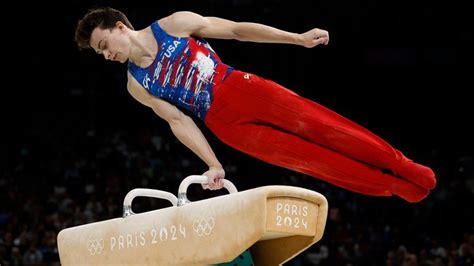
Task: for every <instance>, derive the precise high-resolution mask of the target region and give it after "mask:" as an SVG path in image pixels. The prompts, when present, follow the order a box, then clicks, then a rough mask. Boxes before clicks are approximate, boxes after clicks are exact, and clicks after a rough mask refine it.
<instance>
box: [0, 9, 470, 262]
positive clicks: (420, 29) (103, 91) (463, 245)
mask: <svg viewBox="0 0 474 266" xmlns="http://www.w3.org/2000/svg"><path fill="white" fill-rule="evenodd" d="M19 4H21V3H19ZM49 5H50V4H48V3H36V4H26V3H25V4H24V6H23V7H18V9H12V10H11V11H10V10H9V9H6V10H4V13H9V12H12V13H13V14H12V18H11V19H8V22H4V23H3V25H2V29H3V30H4V31H3V36H4V41H3V42H4V43H6V45H7V46H8V47H6V48H4V50H3V53H2V55H3V59H4V60H3V65H4V68H3V69H4V70H3V73H4V75H3V77H4V79H3V86H2V94H1V95H2V96H1V99H2V101H1V102H2V104H1V108H2V112H1V117H2V119H1V124H2V126H1V128H2V129H1V132H2V137H1V138H0V143H1V145H0V265H2V266H3V265H59V255H58V250H57V243H56V237H57V234H58V232H59V231H61V230H62V229H64V228H68V227H72V226H76V225H80V224H86V223H92V222H96V221H103V220H107V219H112V218H117V217H120V216H121V212H122V200H123V197H124V195H125V194H126V193H127V192H128V191H129V190H131V189H133V188H136V187H147V188H152V189H160V190H165V191H169V192H172V193H174V194H175V193H176V192H177V189H178V185H179V183H180V180H181V179H182V178H184V177H186V176H188V175H193V174H202V173H204V172H205V171H206V170H207V169H206V165H205V164H204V163H203V162H202V161H200V160H199V158H198V157H197V156H196V155H194V154H193V153H192V152H191V151H189V150H188V149H187V148H186V147H185V146H184V145H182V144H181V143H179V142H178V141H177V140H176V138H175V137H174V136H173V134H172V133H171V131H170V129H169V126H168V125H167V123H166V122H165V121H163V120H161V119H160V118H159V117H158V116H156V115H155V114H154V113H153V112H152V111H151V110H150V109H149V108H147V107H145V106H143V105H141V104H139V103H138V102H136V101H135V100H134V99H133V98H132V97H131V96H130V95H129V94H128V92H127V89H126V65H121V64H118V63H115V62H109V61H105V60H104V58H103V57H102V56H98V55H96V54H94V53H93V51H79V50H78V49H77V46H76V44H75V42H74V30H75V26H76V23H77V21H78V20H79V19H80V18H81V17H82V16H83V15H84V14H85V13H86V12H87V10H88V9H90V8H92V7H98V6H111V7H114V8H117V9H119V10H121V11H123V12H124V13H125V14H127V15H128V17H129V19H130V20H131V22H132V23H133V24H134V26H135V28H136V29H142V28H144V27H146V26H148V25H149V24H150V23H151V22H153V21H154V20H157V19H159V18H162V17H164V16H167V15H169V14H171V13H173V12H175V11H181V10H189V11H193V12H196V13H199V14H201V15H204V16H218V17H222V18H227V19H231V20H235V21H249V22H258V23H263V24H266V25H270V26H274V27H277V28H280V29H283V30H286V31H291V32H296V33H302V32H305V31H307V30H309V29H311V28H313V27H319V28H322V29H326V30H328V31H329V34H330V42H329V45H328V46H318V47H315V48H313V49H307V48H304V47H300V46H294V45H283V44H261V43H249V42H239V41H234V40H212V39H209V40H208V41H209V42H210V44H211V45H212V47H213V49H214V50H215V51H216V52H217V54H218V55H219V56H220V58H221V59H222V60H223V61H224V62H225V63H227V64H229V65H231V66H233V67H234V68H236V69H240V70H244V71H248V72H252V73H256V74H258V75H261V76H263V77H265V78H268V79H271V80H274V81H276V82H278V83H280V84H282V85H284V86H285V87H287V88H289V89H292V90H293V91H295V92H296V93H298V94H300V95H302V96H305V97H307V98H309V99H312V100H314V101H316V102H318V103H320V104H322V105H324V106H326V107H328V108H330V109H332V110H334V111H336V112H338V113H339V114H341V115H344V116H346V117H347V118H349V119H351V120H353V121H355V122H357V123H359V124H361V125H362V126H364V127H366V128H368V129H370V130H371V131H373V132H374V133H376V134H377V135H379V136H381V137H382V138H384V139H385V140H387V141H388V142H389V143H391V144H392V145H393V146H394V147H396V148H398V149H400V150H401V151H403V152H404V153H405V154H406V155H407V156H408V157H409V158H412V159H413V160H415V161H417V162H420V163H422V164H425V165H428V166H430V167H432V169H433V170H434V171H435V173H436V174H437V181H438V184H437V187H436V188H435V189H434V190H433V191H432V192H431V193H430V195H429V196H428V197H427V198H426V199H425V200H423V201H422V202H420V203H416V204H412V203H407V202H405V201H404V200H402V199H400V198H398V197H369V196H364V195H361V194H357V193H353V192H350V191H348V190H343V189H341V188H339V187H336V186H334V185H331V184H329V183H326V182H324V181H321V180H319V179H315V178H312V177H309V176H305V175H302V174H299V173H296V172H292V171H289V170H286V169H283V168H280V167H277V166H273V165H270V164H267V163H264V162H261V161H258V160H256V159H254V158H252V157H249V156H247V155H245V154H243V153H240V152H238V151H236V150H233V149H231V148H230V147H228V146H226V145H224V144H223V143H222V142H220V141H219V140H218V139H217V138H216V137H214V136H213V135H212V133H211V132H209V131H208V130H206V128H205V127H204V125H203V123H202V122H200V121H198V120H195V121H196V123H197V124H198V126H199V127H200V128H201V129H202V130H203V133H204V134H205V136H206V137H207V139H208V141H209V143H210V144H211V146H212V147H213V149H214V151H215V153H216V155H217V157H218V158H219V160H220V161H221V163H222V164H223V165H224V167H225V169H226V178H227V179H229V180H231V181H232V182H233V183H234V184H235V185H236V186H237V188H239V190H246V189H250V188H255V187H259V186H265V185H289V186H298V187H303V188H309V189H312V190H315V191H317V192H319V193H321V194H323V195H324V196H325V197H326V198H327V200H328V202H329V208H330V209H329V215H328V220H327V225H326V230H325V232H324V235H323V238H322V239H321V241H319V242H318V243H316V244H315V245H313V246H312V247H311V248H309V249H307V250H306V251H305V252H303V253H302V254H300V255H299V256H297V257H296V258H294V259H293V260H292V261H291V262H289V263H287V265H293V266H297V265H298V266H299V265H331V266H334V265H336V266H337V265H344V266H349V265H353V266H355V265H361V266H372V265H373V266H376V265H377V266H378V265H387V266H388V265H393V266H396V265H406V266H411V265H420V266H422V265H423V266H427V265H436V266H442V265H445V266H448V265H449V266H465V265H466V266H467V265H473V263H474V213H473V202H474V148H473V136H474V130H473V121H474V119H473V114H474V112H473V111H474V110H473V109H474V108H473V105H474V101H473V97H472V96H471V94H472V93H471V91H472V89H473V88H474V86H473V82H472V76H473V73H474V72H473V67H472V63H473V59H474V56H473V54H474V53H473V47H474V45H473V44H474V42H473V38H474V37H473V30H472V14H471V13H472V9H471V8H468V1H464V2H460V1H451V2H450V1H442V2H441V1H440V2H438V1H404V0H402V1H389V0H355V1H337V0H336V1H329V0H327V1H322V0H318V1H280V0H262V1H256V0H203V1H183V0H176V1H142V0H138V1H96V2H92V1H89V2H87V1H79V0H73V1H65V2H61V3H57V4H55V6H52V4H51V6H49ZM469 21H471V23H470V22H469ZM5 73H6V74H5ZM220 194H225V192H220V191H219V192H209V191H202V190H201V189H199V187H198V186H196V187H195V189H193V190H192V191H191V192H190V198H191V199H192V200H200V199H206V198H209V197H213V196H216V195H220ZM134 204H135V205H134V210H135V211H137V212H143V211H148V210H154V209H157V208H161V207H163V206H164V205H166V202H164V203H163V202H161V201H159V200H145V199H142V200H140V199H137V200H136V202H135V203H134Z"/></svg>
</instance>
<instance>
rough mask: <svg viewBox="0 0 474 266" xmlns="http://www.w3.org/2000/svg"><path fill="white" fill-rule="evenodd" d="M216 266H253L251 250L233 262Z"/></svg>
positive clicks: (216, 265)
mask: <svg viewBox="0 0 474 266" xmlns="http://www.w3.org/2000/svg"><path fill="white" fill-rule="evenodd" d="M214 265H215V266H253V265H254V264H253V259H252V254H250V251H249V250H246V251H244V253H242V254H240V255H239V256H238V257H237V258H235V259H234V260H233V261H231V262H227V263H221V264H214Z"/></svg>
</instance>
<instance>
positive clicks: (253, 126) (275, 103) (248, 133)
mask: <svg viewBox="0 0 474 266" xmlns="http://www.w3.org/2000/svg"><path fill="white" fill-rule="evenodd" d="M205 124H206V126H207V127H208V128H209V129H210V130H211V131H212V132H213V133H214V134H215V135H216V136H217V137H218V138H219V139H220V140H221V141H223V142H224V143H226V144H227V145H229V146H231V147H233V148H235V149H237V150H240V151H242V152H244V153H246V154H249V155H251V156H253V157H256V158H258V159H261V160H263V161H265V162H268V163H271V164H274V165H278V166H281V167H285V168H288V169H291V170H294V171H297V172H300V173H304V174H307V175H310V176H313V177H316V178H320V179H323V180H325V181H327V182H329V183H332V184H334V185H337V186H340V187H343V188H346V189H349V190H351V191H355V192H359V193H362V194H366V195H371V196H391V195H393V194H395V195H398V196H399V197H401V198H403V199H405V200H406V201H409V202H418V201H421V200H422V199H424V198H425V197H426V196H427V195H428V193H429V191H430V189H432V188H434V187H435V185H436V179H435V175H434V173H433V171H432V170H431V169H430V168H428V167H425V166H422V165H420V164H417V163H414V162H413V161H411V160H409V159H407V158H406V157H405V156H404V155H403V154H402V153H401V152H400V151H398V150H396V149H394V148H393V147H391V146H390V145H389V144H388V143H387V142H385V141H384V140H382V139H381V138H379V137H378V136H376V135H374V134H373V133H371V132H370V131H368V130H367V129H365V128H363V127H361V126H359V125H357V124H355V123H354V122H352V121H350V120H348V119H346V118H344V117H342V116H340V115H339V114H337V113H335V112H333V111H331V110H329V109H327V108H325V107H324V106H321V105H319V104H318V103H315V102H313V101H310V100H308V99H306V98H303V97H301V96H299V95H297V94H296V93H294V92H292V91H290V90H288V89H286V88H284V87H282V86H280V85H278V84H276V83H275V82H273V81H270V80H266V79H263V78H261V77H258V76H256V75H253V74H248V73H244V72H240V71H234V72H232V73H231V74H230V75H229V76H228V77H227V78H226V79H225V81H224V82H223V83H222V84H219V85H217V86H215V87H214V99H213V103H212V105H211V108H210V109H209V112H208V113H207V116H206V118H205ZM383 170H384V171H383ZM385 170H389V171H385ZM388 172H392V173H394V174H393V175H392V174H389V173H388Z"/></svg>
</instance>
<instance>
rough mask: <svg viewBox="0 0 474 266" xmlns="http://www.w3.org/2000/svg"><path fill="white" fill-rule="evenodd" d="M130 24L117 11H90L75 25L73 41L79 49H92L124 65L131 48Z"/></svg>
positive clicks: (106, 9) (131, 28) (131, 29)
mask: <svg viewBox="0 0 474 266" xmlns="http://www.w3.org/2000/svg"><path fill="white" fill-rule="evenodd" d="M133 30H134V28H133V26H132V24H131V23H130V21H129V20H128V18H127V17H126V16H125V14H124V13H122V12H121V11H119V10H116V9H113V8H110V7H105V8H97V9H91V10H89V12H87V14H86V15H84V17H83V18H82V19H81V20H79V22H78V23H77V28H76V34H75V41H76V43H77V46H78V47H79V49H94V50H95V51H96V52H97V53H98V54H102V55H103V56H104V58H105V59H107V60H112V61H119V62H121V63H124V62H126V61H127V60H128V58H129V54H130V48H131V40H130V34H131V32H132V31H133Z"/></svg>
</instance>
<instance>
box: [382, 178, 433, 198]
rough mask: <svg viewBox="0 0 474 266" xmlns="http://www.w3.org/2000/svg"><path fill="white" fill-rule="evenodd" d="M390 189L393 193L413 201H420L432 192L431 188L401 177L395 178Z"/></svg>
mask: <svg viewBox="0 0 474 266" xmlns="http://www.w3.org/2000/svg"><path fill="white" fill-rule="evenodd" d="M390 190H391V192H392V193H393V194H395V195H397V196H399V197H400V198H402V199H404V200H406V201H408V202H411V203H416V202H420V201H421V200H423V199H424V198H426V197H427V196H428V194H429V193H430V190H429V189H427V188H425V187H421V186H418V185H417V184H414V183H412V182H410V181H408V180H404V179H401V178H396V179H395V181H394V182H393V183H392V185H391V188H390Z"/></svg>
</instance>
